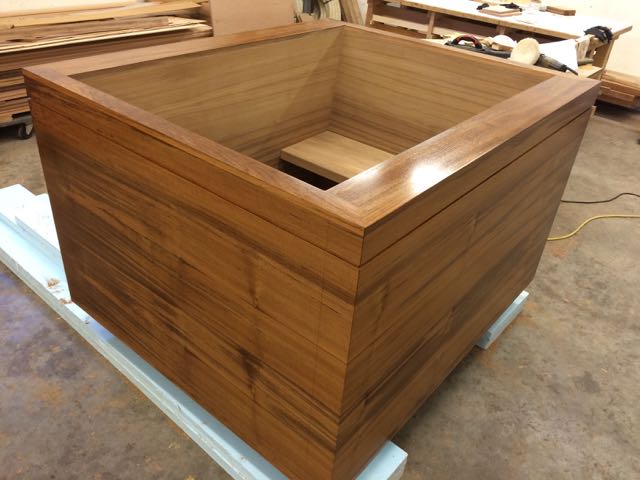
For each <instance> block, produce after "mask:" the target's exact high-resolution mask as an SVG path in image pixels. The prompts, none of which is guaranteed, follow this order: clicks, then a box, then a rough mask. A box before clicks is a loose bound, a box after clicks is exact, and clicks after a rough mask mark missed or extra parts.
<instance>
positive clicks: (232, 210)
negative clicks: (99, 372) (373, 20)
mask: <svg viewBox="0 0 640 480" xmlns="http://www.w3.org/2000/svg"><path fill="white" fill-rule="evenodd" d="M25 75H26V77H27V85H28V88H29V95H30V96H31V102H32V109H33V115H34V120H35V127H36V131H37V136H38V145H39V148H40V153H41V156H42V164H43V167H44V172H45V176H46V181H47V187H48V190H49V194H50V196H51V202H52V207H53V213H54V216H55V220H56V226H57V230H58V234H59V237H60V245H61V248H62V255H63V258H64V264H65V269H66V272H67V277H68V280H69V285H70V288H71V294H72V298H73V300H74V301H75V302H76V303H78V304H79V305H80V306H81V307H82V308H84V309H85V310H87V311H88V312H89V313H90V314H91V315H93V316H94V317H95V318H96V319H97V320H98V321H99V322H101V323H102V324H103V325H105V326H106V327H107V328H108V329H109V330H111V331H112V332H113V333H114V334H115V335H117V336H118V337H119V338H120V339H121V340H123V341H124V342H126V343H127V344H128V345H130V346H131V347H132V348H133V349H134V350H136V351H137V352H138V353H139V354H140V355H142V356H143V357H144V358H145V359H146V360H148V361H149V362H150V363H151V364H153V365H154V366H155V367H156V368H157V369H158V370H160V371H161V372H162V373H163V374H165V375H166V376H167V377H168V378H169V379H171V380H172V381H173V382H175V383H176V384H177V385H179V386H180V387H181V388H183V389H184V390H185V391H186V392H187V393H188V394H189V395H191V396H192V397H193V398H194V399H195V400H197V401H198V402H199V403H200V404H201V405H202V406H203V407H205V408H206V409H207V410H209V411H210V412H211V413H212V414H213V415H215V416H216V417H217V418H219V419H220V420H221V421H222V422H224V423H225V424H226V425H227V426H228V427H229V428H231V429H232V430H233V431H234V432H235V433H237V434H238V435H239V436H240V437H242V438H243V439H244V440H245V441H246V442H248V443H249V444H250V445H251V446H253V447H254V448H255V449H256V450H257V451H259V452H260V453H261V454H262V455H263V456H264V457H266V458H267V459H268V460H269V461H270V462H272V463H273V464H274V465H275V466H276V467H278V468H279V469H280V470H281V471H282V472H283V473H284V474H285V475H287V476H289V477H290V478H293V479H298V480H316V479H318V480H320V479H321V480H326V479H340V480H344V479H349V478H352V477H354V476H356V474H357V473H358V472H359V471H360V470H361V469H362V468H363V467H364V466H365V465H366V463H367V461H368V460H369V459H370V458H371V456H372V455H374V454H375V452H376V451H377V450H378V449H379V448H380V447H381V445H382V444H383V443H384V441H385V440H386V439H388V438H390V437H391V436H392V435H393V434H394V433H395V432H396V431H398V429H400V428H401V427H402V425H403V424H404V423H405V422H406V421H407V419H408V418H409V417H410V416H411V415H412V413H413V412H414V411H415V410H416V409H417V408H418V407H419V406H420V404H421V403H422V402H423V401H424V400H425V398H427V397H428V396H429V395H430V394H431V393H432V392H433V391H434V389H435V388H436V387H437V386H438V385H439V384H440V383H441V382H442V381H443V379H444V378H445V377H446V376H447V375H448V374H449V372H451V370H452V369H453V368H454V367H455V366H456V364H457V363H458V362H459V361H460V360H461V359H462V358H463V357H464V356H465V354H466V353H467V352H468V351H469V350H470V349H471V347H472V346H473V344H474V343H475V342H476V340H477V339H478V338H479V337H480V336H481V335H482V334H483V332H484V331H485V330H486V329H487V327H488V326H489V325H490V324H491V323H492V322H493V321H494V320H495V319H496V318H497V316H498V315H499V314H500V313H501V312H502V311H503V310H504V309H505V308H506V307H507V306H508V305H509V304H510V303H511V302H512V301H513V299H514V298H515V297H516V296H517V295H518V294H519V293H520V292H521V291H522V290H523V289H524V288H525V287H526V286H527V284H528V283H529V282H530V281H531V279H532V278H533V276H534V274H535V271H536V267H537V265H538V261H539V259H540V256H541V254H542V250H543V247H544V245H545V239H546V237H547V234H548V232H549V230H550V227H551V223H552V221H553V218H554V215H555V212H556V209H557V207H558V204H559V200H560V197H561V194H562V192H563V190H564V187H565V183H566V181H567V178H568V176H569V172H570V170H571V166H572V163H573V160H574V157H575V155H576V152H577V151H578V147H579V145H580V141H581V139H582V136H583V133H584V131H585V127H586V125H587V122H588V120H589V116H590V113H591V106H592V104H593V102H594V100H595V97H596V95H597V90H598V83H597V82H595V81H591V80H580V79H576V78H574V77H571V76H567V75H556V74H554V73H552V72H550V71H545V70H541V69H537V68H533V67H532V68H528V67H523V66H518V65H515V64H510V63H507V62H503V61H499V60H495V59H492V58H489V57H484V56H480V55H474V54H471V53H467V52H462V51H458V50H455V49H449V48H447V47H441V46H437V45H430V44H427V43H424V42H422V41H419V40H414V39H409V38H405V37H400V36H396V35H393V34H389V33H385V32H381V31H377V30H370V29H366V28H361V27H356V26H350V25H346V24H342V23H336V22H317V23H308V24H301V25H293V26H288V27H283V28H277V29H271V30H266V31H260V32H252V33H246V34H240V35H232V36H227V37H219V38H208V39H201V40H193V41H188V42H182V43H180V44H176V45H171V46H167V45H164V46H159V47H151V48H146V49H140V50H134V51H129V52H122V53H118V54H107V55H103V56H99V57H93V58H90V59H83V60H78V61H70V62H61V63H57V64H52V65H46V66H40V67H32V68H29V69H27V70H26V72H25Z"/></svg>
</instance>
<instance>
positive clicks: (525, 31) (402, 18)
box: [366, 0, 632, 78]
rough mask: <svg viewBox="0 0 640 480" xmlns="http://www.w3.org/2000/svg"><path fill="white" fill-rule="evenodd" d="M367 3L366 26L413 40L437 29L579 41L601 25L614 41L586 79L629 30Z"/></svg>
mask: <svg viewBox="0 0 640 480" xmlns="http://www.w3.org/2000/svg"><path fill="white" fill-rule="evenodd" d="M393 3H395V4H397V5H399V6H400V8H397V7H393V6H390V5H388V2H386V1H384V0H369V8H368V12H367V19H366V24H367V25H371V26H374V27H381V28H383V29H385V30H389V29H394V30H401V31H405V32H411V33H410V34H411V35H412V36H421V37H422V38H427V39H430V38H432V37H433V34H434V31H437V30H438V28H441V30H442V29H445V30H446V29H449V30H457V31H460V32H465V33H471V34H474V35H481V36H490V35H498V34H506V35H509V36H511V37H513V38H515V39H519V38H522V37H525V36H530V37H534V38H536V39H538V40H539V41H540V42H548V41H555V40H566V39H572V38H579V37H581V36H583V35H584V31H585V30H586V29H588V28H591V27H594V26H597V25H603V26H607V27H609V28H610V29H611V32H612V33H613V40H612V41H611V42H609V43H608V44H605V45H602V46H600V47H599V48H597V50H596V55H595V57H594V62H593V65H592V66H588V68H587V69H586V70H588V72H587V74H586V75H585V76H590V77H595V78H599V77H600V75H601V74H602V71H603V70H604V68H605V67H606V64H607V61H608V59H609V55H610V53H611V49H612V47H613V44H614V43H615V40H616V39H617V38H618V37H620V35H622V34H623V33H626V32H628V31H630V30H631V29H632V25H631V24H629V23H626V22H624V21H617V20H610V19H604V18H598V17H592V16H586V15H576V16H562V15H556V14H553V13H549V12H523V13H522V15H516V16H510V17H497V16H494V15H489V14H486V13H482V12H481V11H479V10H477V7H478V5H479V3H478V2H475V1H472V0H400V1H396V2H393Z"/></svg>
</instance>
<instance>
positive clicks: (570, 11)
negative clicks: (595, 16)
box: [547, 5, 576, 17]
mask: <svg viewBox="0 0 640 480" xmlns="http://www.w3.org/2000/svg"><path fill="white" fill-rule="evenodd" d="M547 12H549V13H555V14H556V15H563V16H565V17H573V16H575V14H576V9H575V8H568V7H562V6H560V5H547Z"/></svg>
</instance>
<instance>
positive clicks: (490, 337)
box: [476, 291, 529, 350]
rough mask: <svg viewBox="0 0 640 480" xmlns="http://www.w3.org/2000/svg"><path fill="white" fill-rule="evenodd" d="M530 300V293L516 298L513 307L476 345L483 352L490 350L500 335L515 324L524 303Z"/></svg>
mask: <svg viewBox="0 0 640 480" xmlns="http://www.w3.org/2000/svg"><path fill="white" fill-rule="evenodd" d="M527 298H529V292H527V291H524V292H522V293H521V294H520V295H518V296H517V297H516V299H515V300H514V301H513V303H512V304H511V305H509V307H508V308H507V309H506V310H505V311H504V312H503V313H502V315H500V316H499V317H498V319H497V320H496V321H495V322H493V325H491V326H490V327H489V330H487V331H486V332H485V334H484V335H483V336H482V338H481V339H480V340H478V343H476V345H477V346H478V347H480V348H482V349H483V350H486V349H488V348H489V347H490V346H491V344H493V342H495V341H496V340H497V339H498V337H499V336H500V334H501V333H502V332H504V330H505V329H506V328H507V327H508V326H509V325H510V324H511V322H513V321H514V320H515V319H516V317H517V316H518V315H520V312H522V309H523V308H524V303H525V302H526V301H527Z"/></svg>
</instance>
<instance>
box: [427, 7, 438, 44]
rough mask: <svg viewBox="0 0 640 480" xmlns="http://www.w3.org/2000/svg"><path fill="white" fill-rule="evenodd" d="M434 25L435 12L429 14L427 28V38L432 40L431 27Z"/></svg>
mask: <svg viewBox="0 0 640 480" xmlns="http://www.w3.org/2000/svg"><path fill="white" fill-rule="evenodd" d="M435 24H436V12H429V25H428V26H427V38H433V27H434V26H435Z"/></svg>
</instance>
